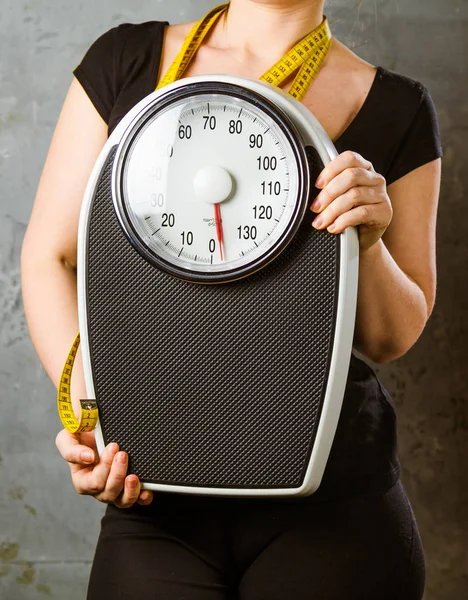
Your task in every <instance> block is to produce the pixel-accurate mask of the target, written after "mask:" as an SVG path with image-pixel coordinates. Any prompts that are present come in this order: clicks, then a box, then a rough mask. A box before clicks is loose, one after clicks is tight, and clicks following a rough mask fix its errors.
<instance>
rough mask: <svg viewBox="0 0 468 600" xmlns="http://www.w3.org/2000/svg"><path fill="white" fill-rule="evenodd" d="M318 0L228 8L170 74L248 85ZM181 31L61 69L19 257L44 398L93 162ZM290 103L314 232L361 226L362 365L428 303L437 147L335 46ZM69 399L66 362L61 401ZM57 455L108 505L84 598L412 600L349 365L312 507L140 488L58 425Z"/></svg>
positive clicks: (419, 582)
mask: <svg viewBox="0 0 468 600" xmlns="http://www.w3.org/2000/svg"><path fill="white" fill-rule="evenodd" d="M323 4H324V1H323V0H232V1H231V3H230V6H229V10H228V11H227V13H225V14H224V16H223V17H222V18H221V19H219V20H218V21H217V22H216V24H215V26H214V27H213V28H212V30H211V31H210V33H209V35H208V36H207V37H206V38H205V40H204V41H203V44H202V46H201V47H200V48H199V49H198V51H197V53H196V55H195V57H194V59H193V60H192V62H191V63H190V65H189V67H188V69H187V71H186V72H185V74H184V77H187V76H191V75H199V74H209V73H219V72H225V73H228V74H232V75H239V76H244V77H250V78H255V79H257V78H258V77H260V76H261V75H262V74H263V73H264V72H265V71H266V70H267V69H268V68H269V67H270V66H272V65H273V64H274V63H275V62H276V61H277V60H278V59H279V58H281V57H282V56H283V55H284V54H285V53H286V52H287V51H288V50H289V49H290V48H291V47H292V46H293V45H294V44H295V43H296V42H297V41H298V40H300V39H301V38H302V37H303V36H304V35H305V34H307V33H308V32H310V31H312V30H313V29H314V28H315V27H317V26H318V25H319V24H320V23H321V21H322V19H323V8H324V6H323ZM200 16H202V15H200ZM193 25H194V23H184V24H180V25H169V24H168V23H167V22H161V21H147V22H144V23H137V24H132V23H124V24H122V25H119V26H117V27H114V28H112V29H110V30H109V31H107V32H106V33H104V34H103V35H102V36H101V37H100V38H98V39H97V40H96V41H95V42H94V43H93V44H92V46H91V47H90V48H89V50H88V52H87V53H86V55H85V57H84V58H83V60H82V62H81V63H80V65H79V66H78V67H77V68H76V69H75V71H74V74H75V78H74V79H73V81H72V83H71V85H70V88H69V91H68V94H67V97H66V99H65V102H64V105H63V108H62V111H61V114H60V117H59V119H58V123H57V126H56V129H55V133H54V135H53V139H52V143H51V146H50V150H49V153H48V156H47V160H46V163H45V166H44V170H43V173H42V177H41V180H40V184H39V188H38V191H37V197H36V200H35V203H34V207H33V211H32V215H31V220H30V223H29V226H28V229H27V232H26V236H25V239H24V243H23V249H22V284H23V300H24V306H25V311H26V316H27V320H28V325H29V329H30V333H31V338H32V340H33V343H34V345H35V348H36V350H37V353H38V356H39V358H40V360H41V362H42V364H43V365H44V367H45V369H46V371H47V373H48V375H49V377H50V378H51V380H52V381H53V382H54V384H55V385H56V386H57V385H58V381H59V379H60V374H61V370H62V367H63V362H64V357H66V356H67V353H68V350H69V348H70V344H71V342H72V341H73V339H74V337H75V335H76V332H77V331H78V329H79V326H78V314H77V301H76V260H77V258H76V250H77V228H78V218H79V211H80V204H81V200H82V197H83V193H84V189H85V186H86V183H87V180H88V177H89V174H90V172H91V169H92V166H93V164H94V162H95V160H96V158H97V156H98V154H99V152H100V150H101V148H102V147H103V145H104V143H105V142H106V139H107V137H108V135H109V134H110V132H111V131H112V130H113V129H114V128H115V126H116V125H117V123H118V122H119V121H120V119H121V118H122V117H123V116H124V115H125V113H126V112H127V111H128V110H130V109H131V108H132V106H134V104H136V103H137V102H138V101H139V100H140V99H142V98H143V97H145V96H146V95H147V94H149V93H151V92H152V91H153V90H154V89H155V87H156V84H157V82H158V81H159V80H160V79H161V77H162V76H163V75H164V74H165V73H166V71H167V69H168V67H169V66H170V65H171V64H172V61H173V60H174V58H175V56H176V54H177V53H178V51H179V50H180V48H181V46H182V44H183V41H184V39H185V37H186V36H187V34H188V33H189V31H190V30H191V28H192V26H193ZM332 33H333V32H332ZM291 81H292V79H290V80H288V81H286V82H285V83H284V84H283V85H282V86H281V87H282V88H283V89H284V90H286V91H287V90H288V89H289V85H290V83H291ZM303 104H304V105H305V106H306V107H307V108H308V109H310V110H311V112H312V113H313V114H314V115H315V116H316V117H317V118H318V119H319V121H320V122H321V123H322V125H323V126H324V128H325V130H326V131H327V132H328V134H329V136H330V138H331V139H332V140H333V141H334V143H335V146H336V148H337V150H338V152H339V156H338V157H337V158H336V159H335V160H334V161H332V162H331V163H330V164H329V165H328V166H327V167H326V168H325V169H324V171H323V172H322V174H321V176H320V178H319V179H318V181H317V184H316V185H317V187H318V189H319V190H320V193H319V194H318V196H317V198H316V199H315V201H314V202H313V204H312V206H311V210H313V211H314V212H316V213H317V218H316V220H315V222H314V226H316V227H318V228H319V229H323V228H327V229H328V230H329V231H330V232H332V233H335V234H338V233H340V232H342V231H343V230H344V229H345V228H346V227H348V226H350V225H355V226H357V227H358V229H359V236H360V238H359V239H360V273H359V295H358V305H357V318H356V328H355V338H354V348H355V349H356V350H358V351H360V352H361V353H362V354H364V355H365V356H367V357H369V358H370V359H372V360H373V361H375V362H377V363H385V362H388V361H390V360H394V359H397V358H398V357H400V356H402V355H404V354H405V353H406V352H407V351H408V350H409V349H410V348H411V347H412V345H413V344H414V343H415V342H416V340H417V339H418V337H419V335H420V334H421V332H422V331H423V329H424V326H425V324H426V322H427V320H428V318H429V316H430V314H431V311H432V309H433V306H434V301H435V288H436V265H435V223H436V212H437V204H438V196H439V186H440V177H441V174H440V173H441V161H440V157H441V155H442V152H441V147H440V140H439V132H438V124H437V118H436V114H435V109H434V105H433V103H432V100H431V98H430V95H429V93H428V91H427V89H426V88H425V86H424V85H422V84H421V83H419V82H417V81H415V80H412V79H410V78H407V77H404V76H402V75H398V74H396V73H393V72H390V71H388V70H386V69H385V68H383V67H377V68H376V67H374V66H373V65H371V64H369V63H367V62H365V61H364V60H362V59H360V58H359V57H358V56H356V55H355V54H354V53H353V52H351V51H350V50H349V49H348V48H346V47H345V46H344V45H343V44H342V43H340V42H339V41H338V40H336V39H333V42H332V45H331V48H330V51H329V54H328V56H327V58H326V60H325V63H324V65H323V67H322V69H321V70H320V72H319V74H318V76H317V78H316V80H315V81H314V83H313V85H312V86H311V87H310V89H309V90H308V92H307V94H306V96H305V98H304V99H303ZM85 394H86V389H85V385H84V378H83V374H82V368H81V364H80V362H79V356H78V359H77V362H75V369H74V375H73V381H72V396H73V398H74V400H75V402H76V400H77V399H78V398H80V397H86V395H85ZM77 410H78V409H77ZM56 444H57V447H58V449H59V451H60V453H61V455H62V456H63V458H64V459H65V460H66V461H67V462H68V463H69V465H70V469H71V476H72V481H73V484H74V486H75V488H76V490H77V492H78V493H80V494H88V495H92V496H94V497H95V498H96V499H97V500H99V501H101V502H104V503H107V504H108V507H107V511H106V515H105V516H104V518H103V520H102V529H101V534H100V537H99V541H98V545H97V549H96V555H95V559H94V563H93V568H92V573H91V578H90V584H89V590H88V600H94V599H97V598H99V599H100V600H102V599H106V598H125V599H127V598H128V599H132V600H135V599H138V598H145V599H148V598H164V599H167V600H169V599H178V600H182V599H186V600H195V599H200V600H201V599H203V600H210V599H213V600H215V599H219V600H221V599H226V598H240V599H243V600H249V599H252V600H261V599H268V600H275V599H278V600H279V599H281V600H284V599H285V598H294V599H295V600H301V599H310V598H317V599H320V600H327V599H330V600H332V599H333V600H348V599H349V600H351V599H358V598H359V600H377V599H378V600H385V599H392V600H396V599H398V600H406V599H408V600H418V599H420V598H421V597H422V594H423V587H424V576H425V571H424V568H425V567H424V556H423V551H422V547H421V540H420V537H419V533H418V529H417V526H416V523H415V520H414V515H413V512H412V509H411V507H410V505H409V502H408V499H407V497H406V494H405V492H404V489H403V487H402V484H401V481H400V479H399V464H398V458H397V448H396V428H395V413H394V410H393V404H392V400H391V398H390V396H389V394H388V392H387V391H386V390H385V388H384V387H383V386H382V384H381V383H380V382H379V380H378V379H377V377H376V375H375V373H374V371H373V370H372V369H371V368H370V367H369V366H368V365H367V364H366V363H365V362H363V361H361V360H359V359H358V358H357V357H356V356H355V355H354V354H353V356H352V359H351V365H350V371H349V376H348V382H347V386H346V393H345V398H344V403H343V410H342V413H341V417H340V422H339V426H338V431H337V434H336V437H335V441H334V444H333V448H332V452H331V455H330V458H329V461H328V464H327V468H326V471H325V474H324V478H323V481H322V485H321V486H320V488H319V490H318V491H317V492H316V494H314V495H312V496H310V497H306V498H301V499H294V498H293V499H291V498H290V499H283V500H281V499H277V500H271V499H261V498H258V499H247V498H241V499H235V498H217V497H202V496H186V495H177V494H168V493H164V494H163V493H161V494H153V493H152V492H149V491H144V490H141V489H140V483H139V481H138V477H136V476H135V475H127V460H128V457H127V455H126V453H125V452H122V451H119V448H118V447H117V445H116V444H109V445H108V446H107V447H106V449H105V451H104V453H103V454H102V456H101V457H99V456H98V455H97V452H96V448H95V444H94V434H93V433H86V434H81V435H72V434H70V433H68V432H67V431H66V430H62V431H60V433H59V434H58V435H57V439H56ZM124 509H126V510H124Z"/></svg>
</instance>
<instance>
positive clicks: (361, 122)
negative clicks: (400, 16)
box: [73, 21, 442, 502]
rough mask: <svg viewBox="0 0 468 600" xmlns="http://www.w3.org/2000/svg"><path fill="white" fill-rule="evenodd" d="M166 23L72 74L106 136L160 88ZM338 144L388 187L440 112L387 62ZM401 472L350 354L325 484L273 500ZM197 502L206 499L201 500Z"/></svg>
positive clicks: (381, 486)
mask: <svg viewBox="0 0 468 600" xmlns="http://www.w3.org/2000/svg"><path fill="white" fill-rule="evenodd" d="M168 24H169V23H168V22H167V21H147V22H144V23H136V24H133V23H122V24H121V25H118V26H116V27H113V28H112V29H109V30H108V31H106V32H105V33H104V34H102V35H101V36H100V37H99V38H97V39H96V41H95V42H94V43H93V44H92V45H91V46H90V47H89V49H88V51H87V52H86V54H85V56H84V57H83V59H82V61H81V63H80V64H79V65H78V66H77V67H76V68H75V70H74V71H73V73H74V75H75V76H76V78H77V79H78V80H79V81H80V83H81V85H82V86H83V88H84V89H85V91H86V93H87V94H88V96H89V98H90V99H91V101H92V102H93V104H94V106H95V107H96V109H97V111H98V112H99V114H100V115H101V116H102V118H103V119H104V121H105V122H106V123H107V124H108V134H109V135H110V134H111V133H112V131H113V130H114V129H115V127H116V126H117V124H118V123H119V121H120V120H121V119H122V117H123V116H124V115H125V114H126V113H127V112H128V111H129V110H130V109H131V108H132V107H133V106H134V105H135V104H136V103H137V102H139V101H140V100H141V99H143V98H144V97H145V96H147V95H148V94H150V93H152V92H153V91H154V90H155V87H156V81H157V77H158V73H159V68H160V59H161V51H162V43H163V34H164V29H165V27H166V26H167V25H168ZM162 75H164V74H163V73H161V76H162ZM334 144H335V147H336V149H337V151H338V152H339V153H341V152H344V151H345V150H353V151H355V152H359V153H360V154H361V155H362V156H363V157H364V158H366V159H368V160H370V161H371V162H372V164H373V166H374V169H375V170H376V171H377V172H378V173H381V174H382V175H383V176H384V177H385V178H386V180H387V185H390V184H391V183H393V182H394V181H396V180H397V179H399V178H400V177H402V176H403V175H405V174H407V173H409V172H410V171H412V170H414V169H416V168H418V167H420V166H422V165H423V164H426V163H428V162H430V161H432V160H435V159H436V158H438V157H441V156H442V148H441V143H440V135H439V126H438V121H437V115H436V110H435V107H434V104H433V101H432V99H431V97H430V95H429V92H428V90H427V88H426V87H425V86H424V85H423V84H421V83H420V82H418V81H416V80H413V79H410V78H408V77H405V76H403V75H399V74H397V73H393V72H391V71H388V70H387V69H385V68H383V67H377V72H376V75H375V79H374V82H373V85H372V87H371V89H370V91H369V93H368V95H367V98H366V100H365V102H364V105H363V106H362V108H361V110H360V111H359V113H358V114H357V116H356V117H355V118H354V120H353V121H352V122H351V124H350V125H349V127H348V128H347V129H346V130H345V131H344V133H343V134H342V135H341V136H340V137H339V138H338V140H336V141H335V142H334ZM399 474H400V465H399V461H398V453H397V440H396V418H395V410H394V406H393V401H392V399H391V397H390V394H389V393H388V391H387V390H386V389H385V387H384V386H383V385H382V383H381V382H380V381H379V379H378V377H377V376H376V374H375V372H374V370H373V369H372V368H371V367H370V366H369V365H368V364H367V363H366V362H364V361H362V360H360V359H359V358H358V357H357V356H355V355H354V354H352V356H351V362H350V369H349V374H348V379H347V384H346V390H345V395H344V399H343V407H342V411H341V415H340V419H339V423H338V428H337V432H336V435H335V439H334V442H333V446H332V450H331V453H330V457H329V460H328V463H327V466H326V469H325V473H324V476H323V480H322V484H321V486H320V488H319V489H318V491H317V492H316V493H315V494H313V495H312V496H308V497H304V498H289V499H287V498H283V499H275V501H282V502H316V501H323V500H325V499H329V498H332V497H336V496H343V495H354V494H357V493H361V492H364V491H371V490H372V491H382V492H383V491H385V490H386V489H388V488H389V487H390V486H391V485H393V483H395V482H396V480H397V479H398V477H399ZM163 495H164V496H165V497H167V498H168V499H170V501H176V500H177V501H179V502H185V501H187V500H189V501H193V497H188V496H185V495H183V494H172V493H171V494H168V493H164V494H163ZM160 496H161V495H160ZM262 500H265V499H261V498H241V499H238V501H241V502H247V501H248V502H260V501H262ZM266 500H267V501H271V499H266ZM197 501H198V502H199V501H202V500H200V497H198V499H197Z"/></svg>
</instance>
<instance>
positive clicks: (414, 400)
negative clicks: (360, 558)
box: [0, 0, 468, 600]
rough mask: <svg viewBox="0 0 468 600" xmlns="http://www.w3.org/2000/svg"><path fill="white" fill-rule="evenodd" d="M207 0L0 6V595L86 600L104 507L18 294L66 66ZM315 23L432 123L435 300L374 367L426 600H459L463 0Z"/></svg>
mask: <svg viewBox="0 0 468 600" xmlns="http://www.w3.org/2000/svg"><path fill="white" fill-rule="evenodd" d="M220 3H221V2H212V1H208V0H207V1H201V0H197V1H188V0H173V1H172V2H162V1H161V0H158V1H156V0H152V1H151V0H149V1H148V0H131V1H130V0H94V1H92V2H91V1H90V2H84V1H83V0H81V1H79V0H76V1H74V2H72V1H71V0H67V1H65V0H62V1H60V0H36V1H35V2H32V1H31V2H30V3H29V4H25V3H23V2H19V1H17V0H1V1H0V15H1V16H0V31H1V36H0V181H1V206H0V306H1V320H0V402H1V419H0V455H1V457H0V596H1V598H2V600H29V599H32V598H44V597H47V596H50V597H52V598H59V599H66V600H82V599H84V597H85V588H86V582H87V577H88V573H89V568H90V561H91V559H92V554H93V550H94V546H95V542H96V538H97V534H98V528H99V519H100V517H101V515H102V512H103V509H104V507H103V505H101V504H99V503H98V502H96V501H95V500H93V499H92V498H87V497H80V496H78V495H77V494H75V492H74V489H73V487H72V484H71V481H70V476H69V469H68V466H67V465H66V463H65V462H64V461H63V460H62V458H61V457H60V456H59V455H58V452H57V450H56V448H55V444H54V439H55V435H56V433H57V431H58V430H59V428H61V425H60V422H59V419H58V416H57V415H56V404H55V402H56V400H55V398H56V395H55V394H56V393H55V388H54V387H53V385H52V383H51V382H50V380H49V379H48V377H47V376H46V374H45V371H44V369H43V368H42V365H41V364H40V362H39V360H38V358H37V356H36V354H35V352H34V349H33V346H32V344H31V341H30V339H29V336H28V331H27V328H26V325H25V319H24V313H23V307H22V300H21V289H20V273H19V258H20V249H21V243H22V239H23V235H24V232H25V229H26V226H27V223H28V219H29V215H30V211H31V207H32V204H33V200H34V196H35V192H36V189H37V184H38V181H39V176H40V173H41V170H42V167H43V165H44V161H45V157H46V153H47V150H48V147H49V144H50V140H51V136H52V132H53V128H54V126H55V124H56V121H57V118H58V114H59V110H60V108H61V105H62V102H63V99H64V97H65V93H66V90H67V88H68V85H69V83H70V80H71V77H72V75H71V71H72V69H73V68H74V67H75V66H76V65H77V64H78V62H79V61H80V59H81V57H82V55H83V54H84V52H85V50H86V49H87V47H88V46H89V44H90V43H91V42H92V41H93V40H94V39H95V38H96V37H98V35H100V34H101V33H102V32H104V31H105V30H106V29H108V28H110V27H112V26H114V25H116V24H118V23H121V22H140V21H146V20H150V19H156V20H166V19H167V20H169V21H170V22H171V23H176V22H183V21H190V20H193V19H195V18H198V17H201V16H202V15H203V14H205V12H207V11H208V10H209V9H210V8H211V7H212V6H216V5H217V4H220ZM326 13H327V15H328V16H329V18H330V22H331V26H332V29H333V32H334V34H335V35H336V37H337V38H339V39H340V40H341V41H343V42H344V43H346V44H348V45H349V46H350V47H351V48H354V49H355V51H356V52H357V53H358V54H359V55H361V56H362V57H364V58H365V59H366V60H368V61H370V62H372V63H373V64H375V65H377V64H380V65H382V66H385V67H387V68H389V69H392V70H395V71H398V72H400V73H403V74H406V75H408V76H410V77H413V78H416V79H418V80H420V81H422V82H423V83H425V84H426V85H427V86H428V88H429V90H430V91H431V93H432V96H433V98H434V101H435V103H436V106H437V109H438V113H439V118H440V124H441V129H442V134H443V142H444V148H445V158H444V161H443V162H444V172H443V186H442V194H441V201H440V211H439V219H438V296H437V303H436V307H435V310H434V312H433V315H432V317H431V319H430V321H429V323H428V325H427V327H426V330H425V332H424V334H423V335H422V337H421V338H420V339H419V340H418V342H417V344H416V345H415V346H414V347H413V349H412V350H411V351H410V352H409V353H408V354H407V355H406V356H405V357H404V358H402V359H400V360H398V361H396V362H393V363H391V364H388V365H383V366H379V367H378V369H377V370H378V372H379V374H380V376H381V378H382V380H383V381H384V383H385V385H386V386H387V387H388V389H389V390H390V392H391V393H392V395H393V397H394V399H395V401H396V404H397V409H398V417H399V434H400V456H401V460H402V464H403V478H404V483H405V484H406V487H407V490H408V493H409V495H410V497H411V500H412V502H413V505H414V509H415V512H416V515H417V518H418V521H419V525H420V528H421V533H422V537H423V541H424V544H425V549H426V553H427V562H428V578H427V593H426V600H436V599H437V600H447V599H450V600H462V599H466V598H468V551H467V549H468V495H467V491H468V485H467V481H468V475H467V467H466V465H467V463H468V444H467V439H468V403H467V396H468V394H467V392H468V379H467V359H466V353H465V352H466V346H467V342H468V335H467V330H468V311H467V305H468V302H467V301H468V292H467V289H468V288H467V286H468V279H467V270H468V241H467V234H466V230H467V222H468V220H467V217H466V212H467V208H468V207H467V203H466V194H467V192H468V165H467V153H466V148H467V147H468V139H467V128H468V100H467V94H468V83H467V73H468V68H467V67H468V60H467V50H468V48H467V43H468V42H467V40H468V0H363V1H361V2H356V0H330V1H329V3H328V7H327V10H326ZM63 200H64V202H66V198H64V199H63ZM374 366H375V365H374ZM376 600H377V599H376ZM396 600H397V599H396Z"/></svg>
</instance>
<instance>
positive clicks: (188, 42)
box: [57, 4, 332, 433]
mask: <svg viewBox="0 0 468 600" xmlns="http://www.w3.org/2000/svg"><path fill="white" fill-rule="evenodd" d="M228 7H229V4H222V5H220V6H217V7H215V8H213V9H212V10H211V11H210V12H209V13H208V14H207V15H206V16H205V17H203V19H201V20H200V21H198V22H197V23H196V24H195V26H194V27H193V28H192V30H191V31H190V33H189V34H188V36H187V37H186V38H185V41H184V43H183V45H182V48H181V49H180V52H179V53H178V54H177V56H176V58H175V59H174V62H173V63H172V65H171V66H170V68H169V69H168V71H167V73H166V74H165V75H164V77H163V78H162V79H161V81H160V82H159V84H158V85H157V86H156V90H158V89H160V88H162V87H164V86H165V85H168V84H169V83H173V82H174V81H176V80H177V79H180V78H181V77H182V75H183V74H184V72H185V70H186V69H187V67H188V65H189V63H190V61H191V60H192V58H193V56H194V55H195V53H196V51H197V50H198V48H199V47H200V45H201V43H202V41H203V39H204V38H205V36H206V34H207V33H208V32H209V31H210V29H211V27H212V26H213V25H214V24H215V22H216V21H217V20H218V18H219V17H220V16H221V15H222V14H223V13H225V11H226V10H227V9H228ZM331 41H332V34H331V31H330V28H329V25H328V20H327V18H326V17H324V19H323V21H322V23H321V24H320V25H319V26H318V27H316V28H315V29H314V30H313V31H311V32H310V33H308V34H307V35H306V36H304V37H303V38H302V39H301V40H300V41H299V42H298V43H297V44H295V46H294V47H293V48H291V50H289V51H288V52H287V53H286V54H285V55H284V56H283V57H282V58H281V59H280V60H279V61H278V62H277V63H275V64H274V65H273V66H272V67H271V68H270V69H268V71H266V72H265V73H264V74H263V75H262V76H261V77H260V78H259V79H260V80H261V81H265V82H266V83H270V84H271V85H273V86H275V87H278V86H279V85H281V84H282V83H283V82H284V81H286V79H287V78H288V77H289V76H290V75H292V74H293V73H295V72H296V71H298V72H297V74H296V77H295V78H294V81H293V83H292V84H291V87H290V89H289V90H288V93H289V94H290V95H291V96H292V97H293V98H295V99H296V100H298V101H301V100H302V99H303V98H304V96H305V94H306V92H307V90H308V89H309V87H310V85H311V84H312V82H313V81H314V79H315V78H316V76H317V74H318V72H319V70H320V68H321V66H322V64H323V61H324V60H325V58H326V56H327V53H328V51H329V49H330V45H331ZM79 345H80V333H79V332H78V333H77V335H76V337H75V340H74V342H73V345H72V347H71V349H70V351H69V353H68V357H67V360H66V363H65V366H64V368H63V371H62V375H61V377H60V383H59V387H58V393H57V406H58V413H59V416H60V420H61V421H62V424H63V426H64V427H65V428H66V429H67V430H68V431H70V432H71V433H79V432H81V431H92V430H93V429H94V428H95V427H96V425H97V422H98V407H97V402H96V400H94V399H92V400H80V401H79V402H80V406H81V414H80V417H79V418H77V417H76V415H75V413H74V410H73V405H72V401H71V393H70V392H71V375H72V370H73V364H74V362H75V358H76V354H77V351H78V347H79Z"/></svg>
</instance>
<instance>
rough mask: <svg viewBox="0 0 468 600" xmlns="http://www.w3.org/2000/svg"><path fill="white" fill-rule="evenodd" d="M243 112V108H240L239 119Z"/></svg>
mask: <svg viewBox="0 0 468 600" xmlns="http://www.w3.org/2000/svg"><path fill="white" fill-rule="evenodd" d="M241 114H242V108H241V109H240V112H239V115H238V117H237V118H238V119H240V116H241Z"/></svg>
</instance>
